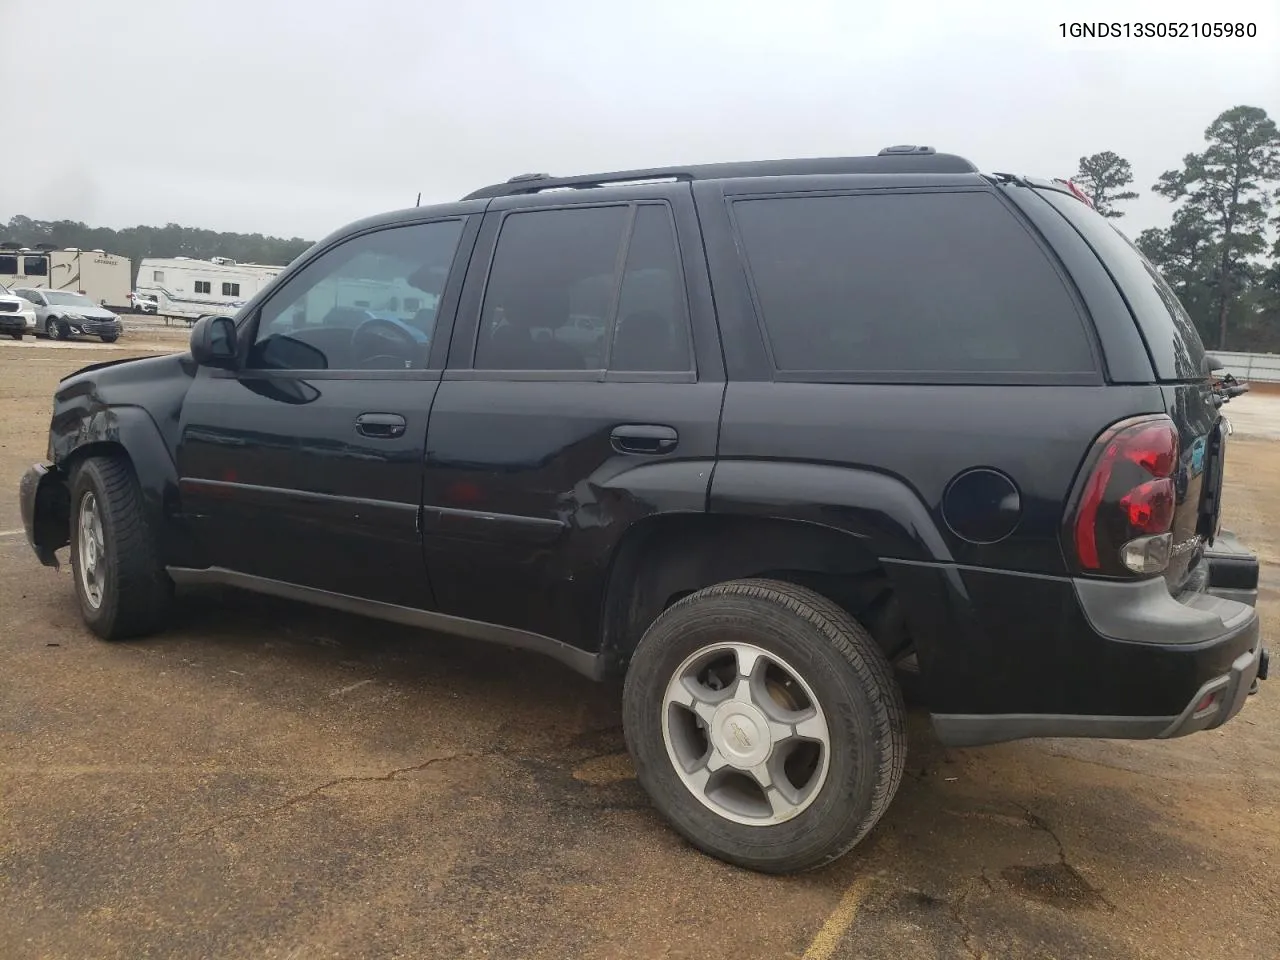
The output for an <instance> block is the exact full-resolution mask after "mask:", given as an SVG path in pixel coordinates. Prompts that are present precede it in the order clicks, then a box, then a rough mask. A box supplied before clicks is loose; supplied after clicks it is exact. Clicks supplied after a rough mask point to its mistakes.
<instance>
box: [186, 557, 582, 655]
mask: <svg viewBox="0 0 1280 960" xmlns="http://www.w3.org/2000/svg"><path fill="white" fill-rule="evenodd" d="M165 569H166V570H167V571H168V573H169V576H170V577H172V578H173V582H174V583H176V584H179V585H182V586H224V587H237V588H239V589H241V590H249V591H251V592H253V593H261V594H265V595H267V596H271V597H281V598H283V599H285V600H295V601H298V602H300V603H308V604H312V605H313V606H319V607H328V608H329V609H331V610H341V611H343V612H345V613H354V614H357V615H359V616H363V617H372V618H373V619H375V620H385V621H387V622H389V623H400V624H404V625H405V626H409V627H419V628H421V629H424V630H437V631H439V632H440V633H448V634H452V635H454V636H457V637H467V638H469V639H472V640H482V641H484V642H485V643H497V644H501V645H502V646H505V647H513V648H515V649H517V650H532V651H533V652H535V653H540V654H543V655H544V656H548V657H551V658H552V659H553V660H558V661H559V662H560V663H563V664H564V665H565V666H567V667H569V668H570V669H572V670H574V671H576V672H578V673H580V674H582V675H583V676H585V677H589V678H590V679H592V680H600V679H602V678H603V677H604V662H605V661H604V657H602V656H601V655H600V654H598V653H592V652H591V651H589V650H582V649H579V648H578V647H574V646H571V645H569V644H567V643H564V642H563V641H561V640H555V639H553V638H551V637H546V636H543V635H542V634H540V633H530V632H528V631H526V630H518V629H516V628H515V627H504V626H501V625H500V624H496V623H482V622H481V621H479V620H468V619H466V618H465V617H454V616H450V615H449V614H446V613H438V612H436V611H434V610H418V609H415V608H413V607H402V606H400V605H398V604H394V603H383V602H382V601H380V600H365V599H363V598H361V597H353V596H351V595H349V594H345V593H333V592H331V591H329V590H319V589H317V588H315V587H303V586H299V585H298V584H295V583H287V582H285V581H283V580H271V579H269V578H267V577H258V576H254V575H253V574H249V573H240V572H239V571H236V570H228V569H226V568H225V567H207V568H204V569H193V568H191V567H166V568H165Z"/></svg>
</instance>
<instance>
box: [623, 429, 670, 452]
mask: <svg viewBox="0 0 1280 960" xmlns="http://www.w3.org/2000/svg"><path fill="white" fill-rule="evenodd" d="M609 439H610V440H611V441H612V443H613V449H615V450H617V451H618V452H619V453H670V452H671V451H672V450H674V449H675V448H676V444H678V443H679V442H680V434H678V433H676V432H675V430H674V429H673V428H671V427H666V426H662V425H660V424H654V423H624V424H623V425H622V426H620V427H614V428H613V433H612V434H610V435H609Z"/></svg>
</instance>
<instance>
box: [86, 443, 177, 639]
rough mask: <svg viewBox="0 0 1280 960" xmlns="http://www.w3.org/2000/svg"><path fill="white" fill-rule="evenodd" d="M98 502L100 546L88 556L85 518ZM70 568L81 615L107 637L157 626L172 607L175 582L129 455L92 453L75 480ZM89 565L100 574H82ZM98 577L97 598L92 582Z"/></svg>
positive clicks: (120, 636) (122, 636)
mask: <svg viewBox="0 0 1280 960" xmlns="http://www.w3.org/2000/svg"><path fill="white" fill-rule="evenodd" d="M90 503H92V504H93V505H94V506H95V507H96V511H95V512H96V515H97V518H98V532H99V534H100V543H101V547H100V548H99V547H97V546H95V547H93V548H91V549H92V550H93V553H94V554H95V556H92V557H88V558H87V557H86V556H85V550H86V547H85V544H84V542H83V540H82V534H81V522H82V514H83V513H84V512H85V509H86V506H87V505H88V504H90ZM70 512H71V530H70V537H71V573H72V581H73V582H74V583H75V590H76V597H77V599H78V600H79V602H80V615H81V616H82V617H83V619H84V622H85V623H86V624H87V625H88V627H89V629H90V630H92V631H93V632H94V633H96V634H97V635H98V636H99V637H101V638H102V639H103V640H125V639H128V638H129V637H138V636H142V635H145V634H148V633H151V632H153V631H154V630H156V628H157V627H159V626H160V624H161V623H162V622H163V620H164V616H165V614H166V613H167V612H168V607H169V602H170V599H171V598H172V595H173V582H172V581H171V580H170V579H169V576H168V574H166V573H165V571H164V567H163V566H162V565H161V562H160V556H159V549H158V546H157V542H156V538H155V535H154V532H153V531H152V530H151V529H150V526H149V524H148V522H147V517H146V514H145V512H144V509H143V501H142V491H141V489H140V488H139V486H138V481H137V478H136V477H135V476H134V473H133V468H132V466H131V465H130V464H129V462H128V460H127V459H126V458H125V457H123V456H120V455H116V456H107V457H90V458H88V459H86V460H85V461H84V462H83V463H81V464H80V465H79V466H78V467H77V468H76V471H75V474H74V476H73V477H72V480H71V511H70ZM86 560H88V561H89V562H88V567H90V568H92V569H95V570H101V577H100V578H94V577H93V576H92V575H91V574H90V575H89V576H86V575H85V573H82V571H83V570H85V568H86ZM94 579H97V583H98V592H97V597H96V599H97V602H96V603H95V602H94V600H95V597H94V593H93V591H92V590H91V588H90V581H91V580H94Z"/></svg>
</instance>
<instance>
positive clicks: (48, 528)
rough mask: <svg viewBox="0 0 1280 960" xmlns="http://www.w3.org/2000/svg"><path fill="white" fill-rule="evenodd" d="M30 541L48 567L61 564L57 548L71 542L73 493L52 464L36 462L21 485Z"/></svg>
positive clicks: (41, 560) (26, 528) (23, 512)
mask: <svg viewBox="0 0 1280 960" xmlns="http://www.w3.org/2000/svg"><path fill="white" fill-rule="evenodd" d="M18 501H19V503H20V505H21V508H22V526H23V528H24V529H25V530H26V532H27V542H28V543H30V544H31V549H32V550H34V551H35V554H36V556H37V557H38V558H39V560H40V562H41V563H43V564H44V565H45V566H46V567H54V568H56V567H57V566H58V556H57V553H56V551H57V550H59V549H60V548H62V547H65V546H66V545H67V544H68V543H70V530H71V527H70V515H71V494H70V491H69V490H68V488H67V478H66V476H64V475H63V472H62V471H61V470H59V469H58V468H57V467H56V466H54V465H53V464H44V463H37V464H34V465H32V466H31V467H30V468H29V469H28V470H27V472H26V473H24V474H23V475H22V480H21V481H20V482H19V484H18Z"/></svg>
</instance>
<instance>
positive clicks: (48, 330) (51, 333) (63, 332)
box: [44, 317, 71, 340]
mask: <svg viewBox="0 0 1280 960" xmlns="http://www.w3.org/2000/svg"><path fill="white" fill-rule="evenodd" d="M44 332H45V335H46V336H48V338H49V339H50V340H66V339H67V338H68V337H69V336H70V335H71V331H70V330H68V329H67V325H66V324H65V323H63V322H62V321H61V320H59V319H58V318H57V317H50V318H49V319H48V320H46V321H45V322H44Z"/></svg>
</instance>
